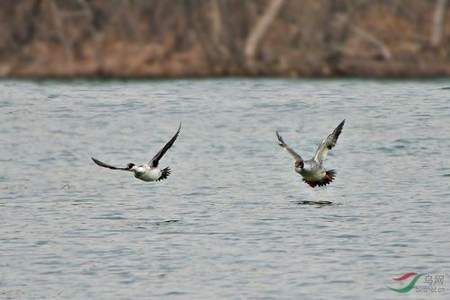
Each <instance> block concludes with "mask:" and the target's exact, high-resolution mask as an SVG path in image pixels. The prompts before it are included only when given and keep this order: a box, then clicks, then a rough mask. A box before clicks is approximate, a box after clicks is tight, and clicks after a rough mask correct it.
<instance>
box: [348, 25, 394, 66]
mask: <svg viewBox="0 0 450 300" xmlns="http://www.w3.org/2000/svg"><path fill="white" fill-rule="evenodd" d="M351 30H352V31H353V32H354V33H355V34H357V35H358V36H359V37H361V38H363V39H365V40H367V41H368V42H369V43H371V44H373V45H374V46H376V47H377V48H378V49H379V50H380V54H381V56H382V57H383V58H384V59H385V60H389V59H391V58H392V53H391V50H389V48H388V47H387V46H386V44H385V43H383V41H381V40H380V39H378V38H376V37H375V36H374V35H372V34H371V33H369V32H367V31H365V30H364V29H362V28H359V27H353V28H351Z"/></svg>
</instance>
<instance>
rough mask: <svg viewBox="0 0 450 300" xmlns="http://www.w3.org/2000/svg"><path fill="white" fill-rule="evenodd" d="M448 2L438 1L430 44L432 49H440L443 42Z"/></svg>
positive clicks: (444, 0) (445, 0)
mask: <svg viewBox="0 0 450 300" xmlns="http://www.w3.org/2000/svg"><path fill="white" fill-rule="evenodd" d="M446 7H447V0H436V6H435V7H434V14H433V28H432V30H431V38H430V43H431V46H432V47H438V46H439V45H440V44H441V41H442V35H443V31H444V16H445V8H446Z"/></svg>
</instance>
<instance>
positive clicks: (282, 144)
mask: <svg viewBox="0 0 450 300" xmlns="http://www.w3.org/2000/svg"><path fill="white" fill-rule="evenodd" d="M276 134H277V138H278V145H280V147H282V148H284V149H285V150H286V151H287V152H288V153H289V154H290V155H292V157H293V158H294V160H295V161H303V159H302V157H301V156H300V155H298V154H297V152H295V151H294V150H292V148H291V147H289V146H288V145H287V144H286V143H285V142H284V140H283V138H282V137H281V135H280V134H279V133H278V131H276Z"/></svg>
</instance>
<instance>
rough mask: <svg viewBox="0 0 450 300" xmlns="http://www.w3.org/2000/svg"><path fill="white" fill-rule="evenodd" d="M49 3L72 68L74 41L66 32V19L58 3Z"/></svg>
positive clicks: (59, 37) (50, 0) (50, 1)
mask: <svg viewBox="0 0 450 300" xmlns="http://www.w3.org/2000/svg"><path fill="white" fill-rule="evenodd" d="M47 3H48V5H49V7H50V11H51V15H52V19H53V24H54V25H55V28H56V30H57V33H58V39H59V41H60V42H61V44H62V45H63V48H64V53H65V55H66V58H67V61H68V64H67V65H68V66H69V70H71V69H72V68H73V60H74V54H73V41H71V40H69V39H68V38H67V36H66V34H65V32H64V19H63V16H62V13H61V11H60V10H59V8H58V6H57V5H56V3H55V2H54V1H53V0H48V2H47ZM69 73H70V71H69Z"/></svg>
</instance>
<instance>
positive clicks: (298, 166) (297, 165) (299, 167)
mask: <svg viewBox="0 0 450 300" xmlns="http://www.w3.org/2000/svg"><path fill="white" fill-rule="evenodd" d="M304 166H305V164H304V163H303V160H298V161H296V162H295V168H296V169H303V167H304Z"/></svg>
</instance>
